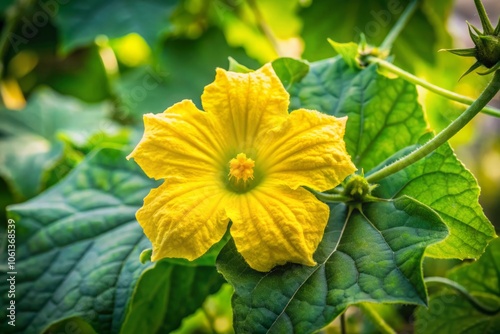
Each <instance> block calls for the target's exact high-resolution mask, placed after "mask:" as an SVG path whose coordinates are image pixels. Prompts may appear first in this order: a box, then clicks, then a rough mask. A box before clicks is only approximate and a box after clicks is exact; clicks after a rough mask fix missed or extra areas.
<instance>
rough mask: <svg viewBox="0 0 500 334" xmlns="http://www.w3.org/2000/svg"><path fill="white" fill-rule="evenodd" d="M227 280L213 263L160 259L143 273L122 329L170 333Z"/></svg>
mask: <svg viewBox="0 0 500 334" xmlns="http://www.w3.org/2000/svg"><path fill="white" fill-rule="evenodd" d="M223 283H224V280H223V278H222V276H221V275H219V274H218V273H217V271H216V270H215V268H214V267H213V266H192V267H189V266H183V265H177V264H174V263H172V262H170V260H163V261H160V262H158V263H156V265H155V266H154V267H153V268H151V269H148V270H147V271H145V272H144V273H143V275H142V276H141V278H140V280H139V282H138V285H137V288H136V290H135V291H134V294H133V297H132V300H131V304H130V307H129V310H128V314H127V318H126V319H125V322H124V323H123V326H122V330H121V332H120V333H121V334H129V333H130V334H136V333H150V334H153V333H170V332H171V331H173V330H175V329H177V328H178V327H179V326H180V325H181V322H182V319H184V318H185V317H186V316H188V315H190V314H192V313H194V312H195V311H196V310H197V309H198V308H199V307H201V305H202V304H203V302H204V301H205V299H206V298H207V296H208V295H211V294H213V293H215V292H217V291H218V290H219V289H220V288H221V286H222V284H223Z"/></svg>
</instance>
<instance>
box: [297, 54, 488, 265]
mask: <svg viewBox="0 0 500 334" xmlns="http://www.w3.org/2000/svg"><path fill="white" fill-rule="evenodd" d="M290 94H291V102H292V103H291V109H296V108H300V107H303V108H309V109H316V110H319V111H322V112H325V113H328V114H330V115H334V116H348V121H347V127H346V134H345V137H344V140H345V141H346V147H347V151H348V152H349V154H350V155H351V158H352V159H353V161H354V163H355V164H356V166H357V167H358V169H364V171H365V172H366V174H369V173H370V172H372V170H373V171H374V170H376V169H378V168H381V167H382V166H384V165H387V164H389V163H390V162H391V161H394V160H396V159H398V158H401V157H402V156H403V154H404V152H410V151H412V150H414V149H415V148H416V146H414V144H415V143H418V142H419V141H420V142H421V144H423V143H424V142H425V141H427V140H428V139H429V138H430V137H429V136H430V134H428V133H427V131H428V130H427V124H426V122H425V120H424V117H423V112H422V108H421V107H420V106H419V104H418V102H417V93H416V90H415V86H413V85H412V84H409V83H407V82H405V81H403V80H401V79H389V78H386V77H384V76H382V75H379V74H378V73H377V71H376V68H375V67H373V66H370V67H368V68H366V69H364V70H362V71H355V70H352V69H350V68H349V67H348V66H347V65H346V64H345V62H344V61H343V60H342V59H341V58H340V57H336V58H332V59H327V60H324V61H321V62H316V63H313V64H311V71H310V73H309V74H308V75H307V76H306V77H304V79H302V81H301V82H300V83H297V84H295V85H294V86H293V87H292V88H291V89H290ZM424 134H427V135H425V136H424ZM422 136H424V137H422ZM396 152H399V153H398V154H396ZM394 154H396V155H394ZM393 155H394V156H393ZM391 156H392V157H391ZM387 157H391V158H390V159H388V160H386V158H387ZM376 166H377V167H376ZM374 168H375V169H374ZM374 194H375V195H376V196H379V197H382V198H395V197H398V196H401V195H408V196H410V197H413V198H415V199H417V200H418V201H420V202H422V203H424V204H427V205H429V206H430V207H431V208H432V209H433V210H435V211H437V212H438V213H439V214H440V215H441V218H442V219H443V221H444V222H445V223H446V224H447V226H448V228H449V230H450V237H449V238H447V239H446V240H445V241H443V242H441V243H439V244H437V245H434V246H431V247H430V248H429V251H428V255H431V256H435V257H444V258H460V259H463V258H477V257H479V256H480V255H481V253H482V252H483V250H484V248H485V247H486V245H487V243H488V241H489V240H491V238H492V237H493V236H494V235H495V234H494V230H493V227H492V226H491V223H490V222H489V221H488V219H487V218H486V217H485V216H484V214H483V211H482V208H481V206H480V205H479V203H478V196H479V187H478V185H477V182H476V180H475V179H474V176H473V175H472V174H471V173H470V172H469V171H468V170H467V169H465V168H464V166H463V165H462V164H461V163H460V161H458V159H457V158H456V157H455V155H454V153H453V151H452V150H451V148H450V147H449V146H448V145H445V146H443V147H441V148H440V149H439V150H438V151H437V152H434V153H433V154H432V155H430V156H428V157H427V158H425V159H423V160H421V161H419V162H418V163H417V164H414V165H412V166H410V167H408V168H406V169H404V170H402V171H400V172H399V173H397V174H395V175H392V176H390V177H388V178H387V179H385V180H382V181H381V182H380V187H378V188H376V190H375V193H374Z"/></svg>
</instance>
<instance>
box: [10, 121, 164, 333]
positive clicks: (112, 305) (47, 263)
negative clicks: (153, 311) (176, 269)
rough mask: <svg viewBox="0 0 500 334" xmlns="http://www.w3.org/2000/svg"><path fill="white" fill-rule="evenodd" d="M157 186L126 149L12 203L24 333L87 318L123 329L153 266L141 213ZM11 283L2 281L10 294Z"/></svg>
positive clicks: (111, 329) (101, 328)
mask: <svg viewBox="0 0 500 334" xmlns="http://www.w3.org/2000/svg"><path fill="white" fill-rule="evenodd" d="M54 120H56V119H54ZM156 185H157V182H155V181H153V180H150V179H149V178H147V177H146V176H145V175H144V174H143V172H142V171H141V170H140V168H139V167H138V166H137V165H136V164H134V163H133V162H128V161H127V160H125V153H124V152H122V151H118V150H113V149H104V150H102V151H99V152H97V153H95V154H91V155H90V156H88V157H87V158H86V159H85V160H84V161H83V162H82V163H81V164H80V165H79V166H78V167H77V168H76V169H74V170H73V171H72V172H71V173H70V175H69V176H68V177H67V178H65V179H64V180H63V181H61V182H60V183H58V184H57V185H56V186H55V187H53V188H51V189H50V190H48V191H46V192H44V193H43V194H41V195H40V196H38V197H36V198H34V199H32V200H30V201H27V202H25V203H22V204H18V205H14V206H11V207H10V208H9V212H10V216H11V218H13V219H14V220H15V221H16V268H15V271H17V273H18V274H17V276H16V298H15V301H16V330H18V331H21V332H23V333H28V334H29V333H40V332H42V331H43V330H44V329H45V328H47V327H48V326H50V325H51V324H52V323H54V322H56V321H59V320H62V319H65V318H71V317H80V318H82V319H84V320H86V321H88V322H89V323H90V324H91V325H92V326H93V327H94V329H95V330H96V331H97V332H98V333H117V332H118V331H119V329H120V326H121V324H122V322H123V319H124V315H125V310H126V307H127V304H128V302H129V300H130V296H131V294H132V292H133V289H134V284H135V282H136V281H137V279H138V278H139V276H140V274H141V273H142V272H143V271H144V270H145V269H146V268H148V267H149V266H150V264H147V265H142V264H141V263H140V262H139V255H140V253H141V251H142V250H143V249H146V248H150V247H151V244H150V242H149V241H148V240H147V238H146V237H145V236H144V233H143V231H142V229H141V227H140V226H139V224H138V223H137V222H136V221H135V212H136V211H137V209H138V208H139V207H140V206H141V205H142V201H143V198H144V197H145V196H146V195H147V193H148V192H149V190H150V189H151V188H153V187H155V186H156ZM2 255H3V257H2V259H1V261H2V263H7V261H6V258H5V253H2ZM12 270H14V269H12ZM7 288H8V287H7V282H6V280H2V282H0V292H1V294H2V296H4V295H5V293H6V291H7ZM5 312H6V309H5V308H2V310H1V311H0V315H1V316H2V319H5V316H6V315H5ZM1 326H2V327H0V328H2V329H1V330H5V329H6V326H7V325H6V323H5V322H2V324H1Z"/></svg>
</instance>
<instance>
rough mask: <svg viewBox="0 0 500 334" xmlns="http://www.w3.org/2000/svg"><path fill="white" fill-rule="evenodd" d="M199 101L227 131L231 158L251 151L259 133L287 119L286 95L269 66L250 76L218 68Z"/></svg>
mask: <svg viewBox="0 0 500 334" xmlns="http://www.w3.org/2000/svg"><path fill="white" fill-rule="evenodd" d="M201 100H202V103H203V109H204V110H205V111H206V112H208V113H211V114H213V115H214V116H215V118H217V120H218V121H219V122H220V127H221V128H223V129H226V132H227V136H229V137H230V143H231V144H232V146H233V147H232V149H233V150H234V151H232V152H229V154H230V156H231V158H232V157H233V156H235V155H236V154H238V153H240V152H245V151H246V150H247V149H248V148H251V147H253V146H254V141H255V140H256V139H258V138H259V136H260V135H261V134H262V133H265V132H266V131H267V130H268V129H270V128H272V127H275V126H277V125H279V124H281V123H282V122H284V121H285V119H286V117H287V116H288V103H289V95H288V93H287V91H286V90H285V88H284V87H283V85H282V84H281V82H280V80H279V78H278V77H277V76H276V74H275V73H274V69H273V67H272V66H271V64H267V65H264V66H263V67H262V68H260V69H259V70H257V71H254V72H250V73H235V72H228V71H225V70H223V69H220V68H218V69H217V75H216V77H215V81H214V82H213V83H211V84H210V85H208V86H206V87H205V90H204V91H203V95H202V96H201ZM247 153H248V152H247Z"/></svg>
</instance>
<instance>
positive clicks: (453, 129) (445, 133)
mask: <svg viewBox="0 0 500 334" xmlns="http://www.w3.org/2000/svg"><path fill="white" fill-rule="evenodd" d="M499 89H500V70H497V71H495V74H494V75H493V79H492V80H491V81H490V83H489V84H488V86H487V87H486V88H485V90H484V91H483V92H482V93H481V95H479V97H478V99H477V100H476V101H474V103H472V104H471V105H470V106H469V107H468V108H467V109H466V110H465V111H464V112H463V113H462V114H461V115H460V116H459V117H458V118H457V119H455V120H454V121H453V122H451V123H450V124H449V125H448V126H447V127H446V128H445V129H443V130H442V131H441V132H439V133H438V134H437V135H436V136H435V137H434V138H432V139H431V140H429V141H428V142H427V143H425V144H424V145H422V146H420V147H419V148H418V149H416V150H415V151H413V152H412V153H410V154H408V155H407V156H405V157H403V158H402V159H400V160H398V161H396V162H394V163H393V164H390V165H387V166H385V167H384V168H382V169H380V170H378V171H376V172H375V173H373V174H370V175H368V176H367V177H366V181H368V182H369V183H375V182H377V181H380V180H381V179H383V178H384V177H387V176H389V175H391V174H394V173H397V172H399V171H400V170H402V169H403V168H406V167H408V166H409V165H411V164H413V163H415V162H417V161H419V160H420V159H422V158H424V157H426V156H427V155H428V154H430V153H431V152H433V151H434V150H436V149H437V148H438V147H439V146H441V145H443V144H444V143H445V142H447V141H448V140H449V139H450V138H451V137H453V136H454V135H455V134H457V132H458V131H460V130H461V129H462V128H463V127H464V126H465V125H467V123H469V122H470V121H471V120H472V119H473V118H474V116H476V115H477V114H478V113H479V112H480V111H481V109H483V108H484V106H485V105H486V104H487V103H488V102H489V101H490V100H491V99H492V98H493V97H494V96H495V94H496V93H497V92H498V90H499Z"/></svg>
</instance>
